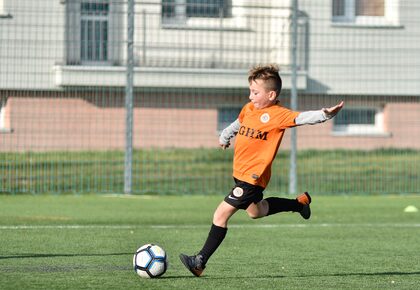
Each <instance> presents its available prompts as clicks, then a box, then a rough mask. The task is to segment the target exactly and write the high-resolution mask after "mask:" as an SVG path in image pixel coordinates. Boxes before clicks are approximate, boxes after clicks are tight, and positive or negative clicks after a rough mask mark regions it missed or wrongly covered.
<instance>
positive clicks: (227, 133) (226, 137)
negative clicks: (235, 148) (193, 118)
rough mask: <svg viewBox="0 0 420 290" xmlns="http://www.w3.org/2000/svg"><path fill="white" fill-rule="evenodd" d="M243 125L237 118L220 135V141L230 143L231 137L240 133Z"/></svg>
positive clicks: (224, 143) (225, 143) (223, 143)
mask: <svg viewBox="0 0 420 290" xmlns="http://www.w3.org/2000/svg"><path fill="white" fill-rule="evenodd" d="M240 127H241V123H239V120H238V119H236V120H235V121H234V122H233V123H232V124H230V125H229V126H227V127H226V128H225V129H224V130H223V131H222V133H221V134H220V137H219V143H220V144H222V145H227V144H229V141H230V139H232V138H233V137H235V135H236V134H237V133H238V131H239V128H240Z"/></svg>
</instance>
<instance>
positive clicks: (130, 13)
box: [124, 0, 134, 194]
mask: <svg viewBox="0 0 420 290" xmlns="http://www.w3.org/2000/svg"><path fill="white" fill-rule="evenodd" d="M133 36H134V0H128V2H127V64H126V75H127V82H126V86H125V110H126V128H125V163H124V193H126V194H131V192H132V179H133V174H132V172H133V170H132V165H133V66H134V60H133V56H134V54H133V39H134V37H133Z"/></svg>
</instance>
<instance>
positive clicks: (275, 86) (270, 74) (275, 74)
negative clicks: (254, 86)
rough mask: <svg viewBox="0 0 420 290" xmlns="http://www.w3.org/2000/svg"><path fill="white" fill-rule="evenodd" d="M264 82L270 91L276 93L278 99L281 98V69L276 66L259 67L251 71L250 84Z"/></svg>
mask: <svg viewBox="0 0 420 290" xmlns="http://www.w3.org/2000/svg"><path fill="white" fill-rule="evenodd" d="M256 80H263V81H264V83H265V87H266V89H267V90H269V91H275V92H276V97H278V96H280V92H281V87H282V81H281V77H280V75H279V67H278V66H277V65H275V64H268V65H257V66H254V67H253V68H251V69H250V70H249V75H248V83H250V84H251V82H253V81H256Z"/></svg>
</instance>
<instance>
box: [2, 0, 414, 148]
mask: <svg viewBox="0 0 420 290" xmlns="http://www.w3.org/2000/svg"><path fill="white" fill-rule="evenodd" d="M292 2H293V1H290V0H282V1H274V0H272V1H270V0H267V1H253V0H225V1H222V0H208V1H192V0H177V1H174V0H172V1H169V0H166V1H165V0H163V1H136V2H135V14H134V15H135V24H134V45H133V47H134V65H135V68H134V87H135V90H134V131H133V142H134V143H133V145H134V147H135V148H155V147H159V148H168V147H181V148H197V147H216V146H218V143H217V135H218V133H219V132H220V130H221V129H223V127H224V126H225V125H227V124H229V122H231V121H233V120H234V119H235V118H236V116H237V113H238V112H239V110H240V108H241V107H242V106H243V105H244V104H245V103H246V102H247V101H248V90H247V86H248V84H247V71H248V69H249V68H250V67H251V66H253V65H255V64H260V63H276V64H278V65H279V66H280V68H281V76H282V78H283V82H284V85H283V92H282V95H281V96H280V100H281V102H282V103H284V105H285V106H288V105H289V100H290V89H291V76H292V73H291V67H292V55H293V51H295V52H296V58H297V89H298V110H309V109H319V108H321V107H325V106H331V105H334V104H335V103H337V102H338V101H340V100H344V101H345V102H346V107H345V110H343V112H342V113H340V115H339V116H337V118H335V119H334V121H333V122H327V123H325V124H322V125H319V126H317V127H312V126H308V127H302V128H299V129H298V147H299V148H300V149H325V148H328V149H336V148H345V149H375V148H417V149H418V148H420V145H419V144H420V142H419V141H420V140H419V139H420V126H419V121H418V120H420V102H419V97H420V93H419V92H420V82H419V80H420V69H419V67H420V63H419V62H420V58H419V57H418V52H419V51H420V25H419V20H418V15H420V3H418V2H417V1H414V0H411V1H410V0H375V1H357V0H332V1H327V0H325V1H324V0H320V1H309V0H301V1H298V3H299V7H298V29H297V37H296V47H294V46H293V37H292V34H291V31H292V26H291V16H292ZM294 49H295V50H294ZM126 62H127V5H126V3H125V1H114V0H61V1H60V0H39V1H29V0H0V151H51V150H118V149H123V148H124V142H125V117H126V115H125V102H124V86H125V83H126V78H127V76H126ZM288 138H289V135H288V134H286V137H285V140H284V141H283V144H284V147H285V148H287V147H288V146H289V142H288V140H287V139H288Z"/></svg>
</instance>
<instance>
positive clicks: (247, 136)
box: [233, 102, 299, 188]
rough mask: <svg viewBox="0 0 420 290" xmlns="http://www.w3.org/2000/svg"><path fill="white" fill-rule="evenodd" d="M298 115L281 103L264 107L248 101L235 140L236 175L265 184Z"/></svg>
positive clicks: (234, 170) (234, 162)
mask: <svg viewBox="0 0 420 290" xmlns="http://www.w3.org/2000/svg"><path fill="white" fill-rule="evenodd" d="M298 115H299V112H295V111H291V110H289V109H287V108H284V107H282V106H281V105H279V104H275V105H272V106H270V107H267V108H264V109H256V108H255V107H254V105H253V104H252V103H251V102H250V103H248V104H246V105H245V106H244V107H243V108H242V111H241V112H240V114H239V117H238V119H239V122H240V124H241V126H240V129H239V131H238V134H237V135H236V141H235V155H234V160H233V177H235V178H237V179H239V180H242V181H245V182H248V183H250V184H254V185H259V186H261V187H264V188H265V187H266V186H267V184H268V182H269V180H270V177H271V164H272V163H273V160H274V158H275V156H276V154H277V150H278V148H279V146H280V143H281V140H282V138H283V134H284V131H285V129H286V128H290V127H294V126H296V123H295V118H296V117H297V116H298Z"/></svg>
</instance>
